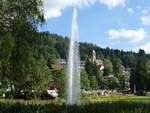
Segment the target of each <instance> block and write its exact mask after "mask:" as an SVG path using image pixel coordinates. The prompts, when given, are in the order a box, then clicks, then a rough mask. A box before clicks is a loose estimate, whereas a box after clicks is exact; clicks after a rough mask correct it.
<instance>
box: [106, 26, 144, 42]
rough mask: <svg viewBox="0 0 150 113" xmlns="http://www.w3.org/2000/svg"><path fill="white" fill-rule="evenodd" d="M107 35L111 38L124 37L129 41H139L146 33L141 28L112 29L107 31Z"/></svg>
mask: <svg viewBox="0 0 150 113" xmlns="http://www.w3.org/2000/svg"><path fill="white" fill-rule="evenodd" d="M108 35H109V37H110V38H111V39H126V40H129V41H130V42H139V41H142V40H144V39H145V38H146V36H147V33H146V32H145V31H144V29H142V28H140V29H138V30H130V29H129V30H128V29H120V30H114V29H112V30H109V31H108Z"/></svg>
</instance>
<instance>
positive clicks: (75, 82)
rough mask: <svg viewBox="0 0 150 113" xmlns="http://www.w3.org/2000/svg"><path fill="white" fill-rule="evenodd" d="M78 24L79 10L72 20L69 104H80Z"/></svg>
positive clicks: (68, 84) (75, 12) (68, 77)
mask: <svg viewBox="0 0 150 113" xmlns="http://www.w3.org/2000/svg"><path fill="white" fill-rule="evenodd" d="M77 38H78V24H77V10H76V8H75V9H74V12H73V19H72V30H71V40H70V48H69V58H68V73H67V104H68V105H74V104H76V105H79V104H80V57H79V44H78V42H77Z"/></svg>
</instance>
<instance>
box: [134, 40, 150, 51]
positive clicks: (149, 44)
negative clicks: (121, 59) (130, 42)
mask: <svg viewBox="0 0 150 113" xmlns="http://www.w3.org/2000/svg"><path fill="white" fill-rule="evenodd" d="M139 49H143V50H145V51H146V53H150V42H148V43H146V44H144V45H142V46H140V47H137V48H135V49H134V50H135V51H136V52H138V50H139Z"/></svg>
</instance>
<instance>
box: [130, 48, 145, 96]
mask: <svg viewBox="0 0 150 113" xmlns="http://www.w3.org/2000/svg"><path fill="white" fill-rule="evenodd" d="M147 74H148V67H147V60H146V58H145V51H144V50H139V57H138V62H137V64H136V66H135V68H134V70H133V71H132V76H131V82H132V86H131V87H132V89H133V90H136V91H137V93H138V94H139V95H143V93H144V90H145V88H146V86H145V82H146V77H147ZM134 86H136V89H135V87H134Z"/></svg>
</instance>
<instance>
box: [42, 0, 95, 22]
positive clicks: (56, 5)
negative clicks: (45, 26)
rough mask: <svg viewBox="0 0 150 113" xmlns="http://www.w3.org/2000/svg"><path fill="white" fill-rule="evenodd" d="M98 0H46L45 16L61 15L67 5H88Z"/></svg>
mask: <svg viewBox="0 0 150 113" xmlns="http://www.w3.org/2000/svg"><path fill="white" fill-rule="evenodd" d="M95 1H96V0H44V12H45V17H46V19H47V18H53V17H57V16H61V14H62V12H61V11H62V9H64V8H66V7H75V6H80V7H82V6H88V5H90V4H94V3H95Z"/></svg>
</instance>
